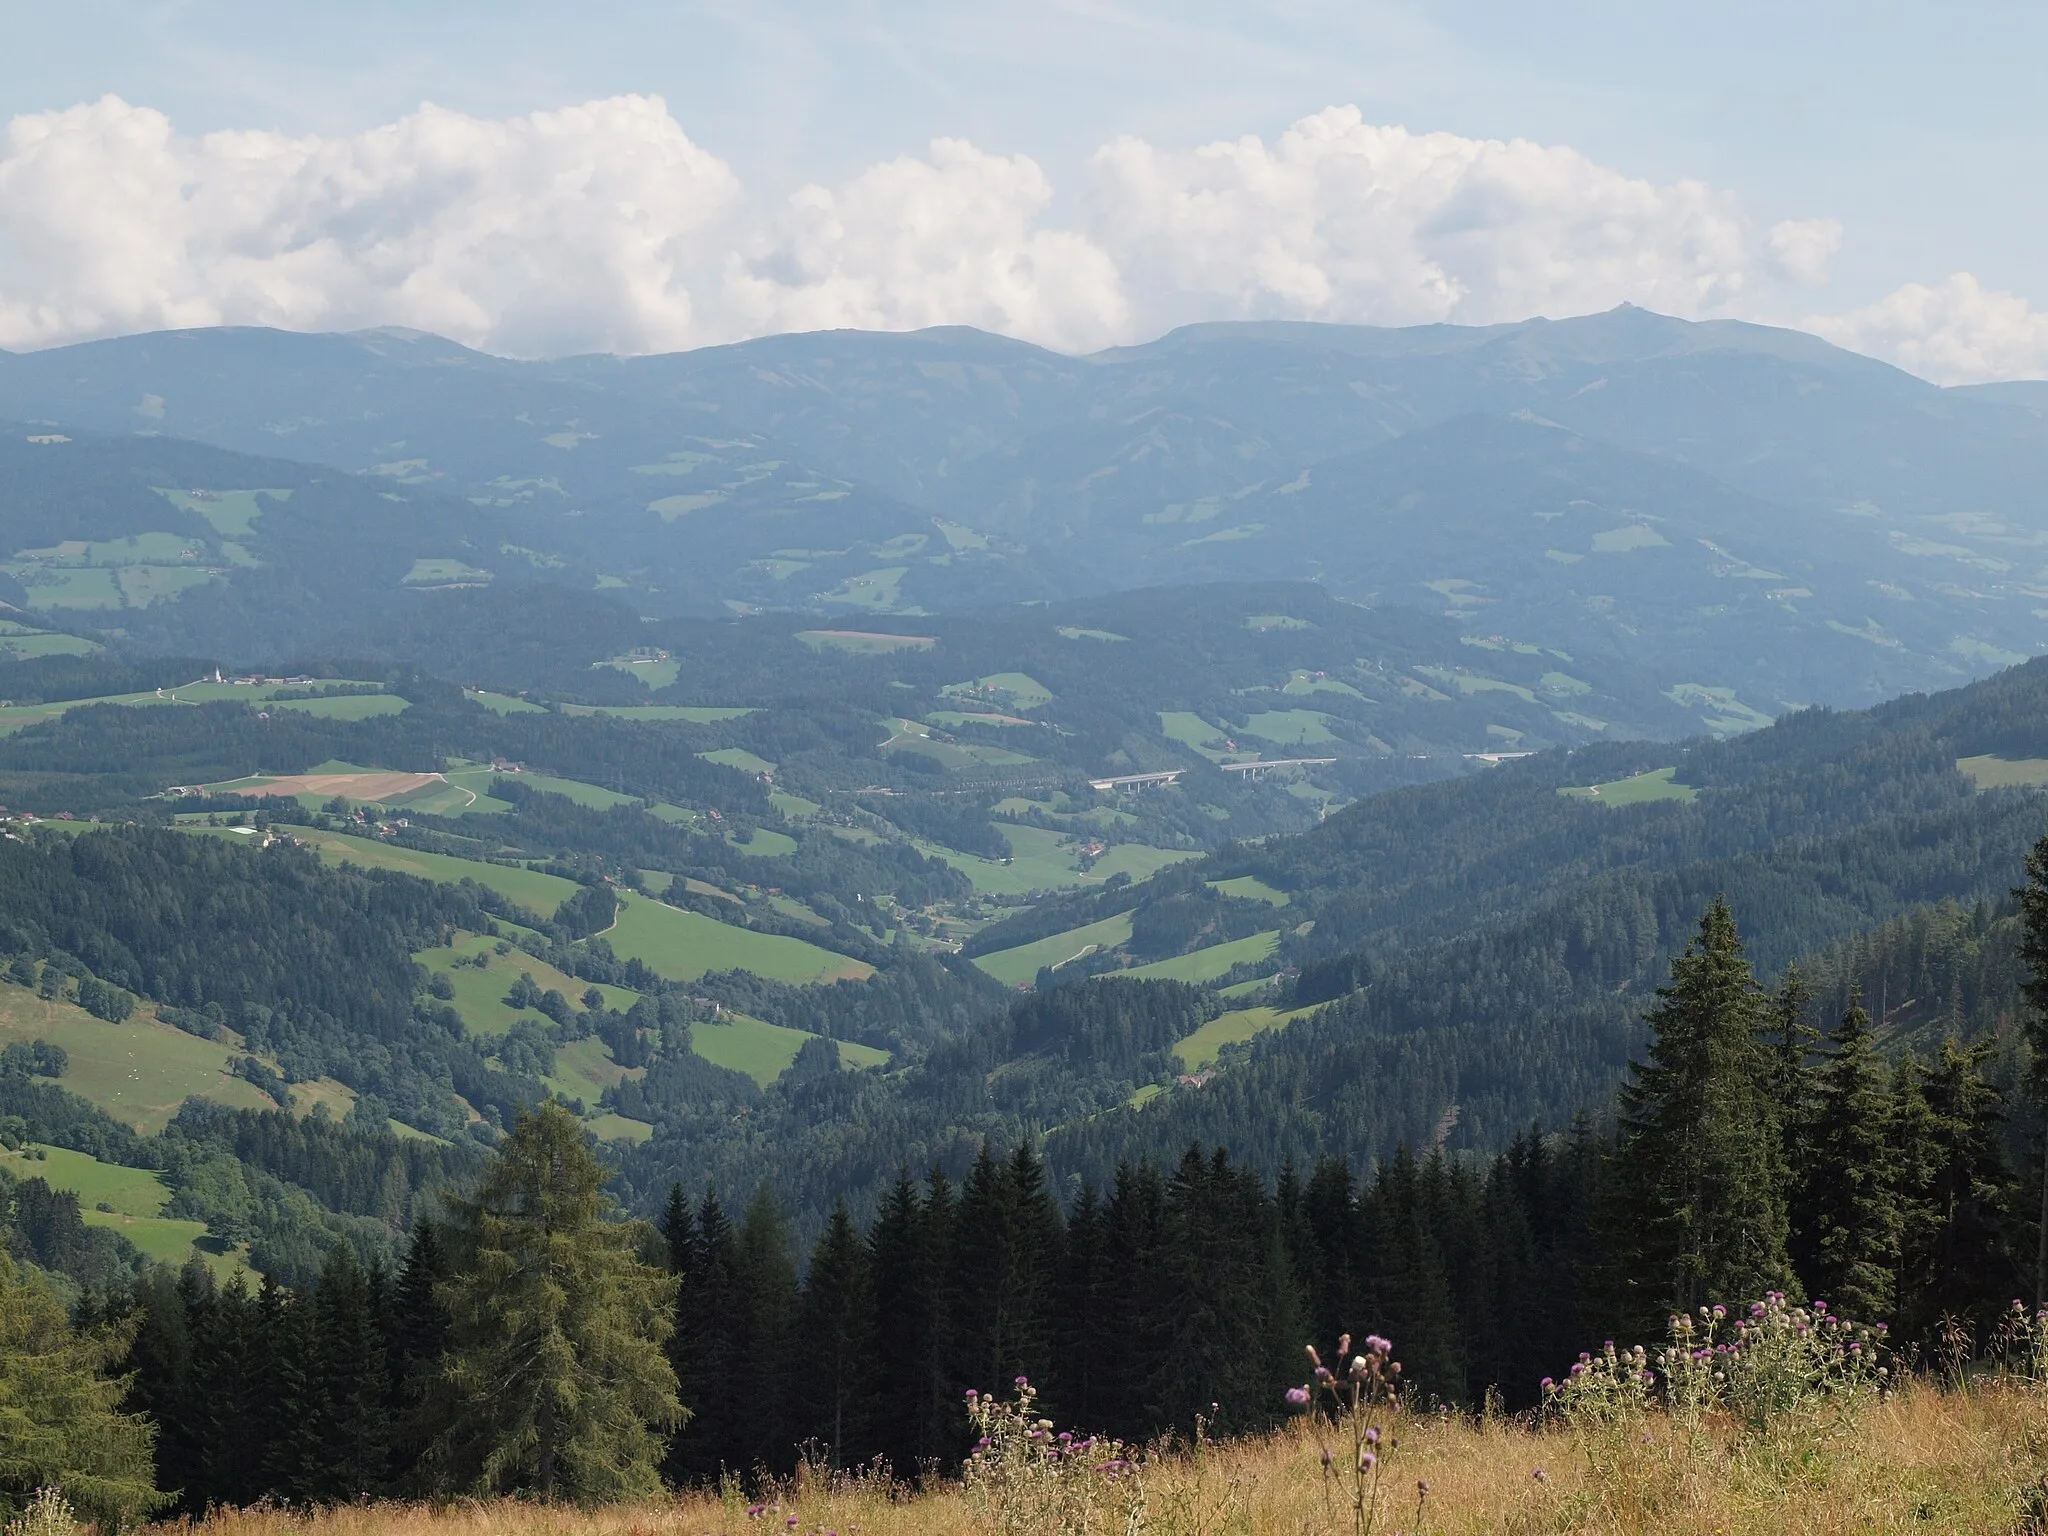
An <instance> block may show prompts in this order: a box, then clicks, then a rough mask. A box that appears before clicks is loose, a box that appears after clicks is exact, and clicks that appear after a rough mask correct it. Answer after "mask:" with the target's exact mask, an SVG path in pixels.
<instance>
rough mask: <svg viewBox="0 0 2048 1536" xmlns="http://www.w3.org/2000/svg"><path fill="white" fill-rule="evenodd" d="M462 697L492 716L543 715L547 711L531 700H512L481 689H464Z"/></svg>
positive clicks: (506, 696)
mask: <svg viewBox="0 0 2048 1536" xmlns="http://www.w3.org/2000/svg"><path fill="white" fill-rule="evenodd" d="M462 696H463V697H464V698H465V699H468V700H469V701H470V703H472V704H481V705H483V707H484V708H485V709H488V710H489V711H490V712H491V713H492V714H494V715H544V714H546V713H547V709H546V708H545V707H544V706H542V705H539V704H536V703H534V702H533V701H532V700H531V699H520V698H514V697H513V696H512V695H511V694H509V693H491V692H489V691H488V690H486V689H482V688H465V689H463V690H462Z"/></svg>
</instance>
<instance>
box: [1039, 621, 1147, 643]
mask: <svg viewBox="0 0 2048 1536" xmlns="http://www.w3.org/2000/svg"><path fill="white" fill-rule="evenodd" d="M1055 633H1057V634H1058V635H1059V637H1060V638H1061V639H1063V640H1128V639H1130V638H1131V637H1130V636H1129V635H1119V634H1117V633H1116V632H1115V631H1114V630H1108V629H1077V628H1076V627H1075V626H1073V625H1072V624H1062V625H1060V626H1059V628H1058V630H1057V631H1055Z"/></svg>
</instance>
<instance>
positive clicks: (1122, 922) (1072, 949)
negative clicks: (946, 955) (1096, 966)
mask: <svg viewBox="0 0 2048 1536" xmlns="http://www.w3.org/2000/svg"><path fill="white" fill-rule="evenodd" d="M1130 937H1131V914H1130V913H1128V912H1119V913H1118V914H1117V915H1116V916H1115V917H1105V918H1104V919H1102V921H1101V922H1099V923H1090V924H1088V925H1087V926H1086V927H1085V928H1069V929H1068V930H1067V931H1066V932H1065V933H1055V934H1049V935H1047V936H1046V937H1045V938H1042V939H1034V940H1033V941H1032V942H1031V943H1029V944H1019V945H1018V946H1017V947H1016V948H1015V949H999V950H996V951H994V952H993V953H991V954H986V955H976V956H975V957H974V963H975V964H976V965H978V966H979V967H981V969H982V970H984V971H986V972H987V973H988V974H989V975H991V976H993V977H994V978H995V979H996V980H997V981H1000V982H1001V983H1002V984H1003V985H1004V986H1006V987H1021V986H1024V985H1025V984H1026V983H1028V982H1029V981H1030V980H1031V979H1032V978H1033V977H1035V976H1036V975H1037V974H1038V973H1039V972H1040V971H1041V970H1043V969H1044V968H1045V967H1046V966H1048V965H1051V966H1059V965H1064V964H1066V963H1067V962H1068V961H1069V960H1078V959H1080V958H1081V957H1082V956H1083V955H1092V954H1094V953H1095V952H1096V951H1097V950H1102V949H1115V948H1116V947H1117V945H1119V944H1124V943H1128V942H1129V941H1130Z"/></svg>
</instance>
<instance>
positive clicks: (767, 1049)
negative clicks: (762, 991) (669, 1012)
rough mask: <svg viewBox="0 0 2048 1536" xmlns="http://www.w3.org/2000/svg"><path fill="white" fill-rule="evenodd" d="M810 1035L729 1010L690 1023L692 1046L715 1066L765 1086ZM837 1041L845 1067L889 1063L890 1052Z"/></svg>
mask: <svg viewBox="0 0 2048 1536" xmlns="http://www.w3.org/2000/svg"><path fill="white" fill-rule="evenodd" d="M811 1038H813V1037H812V1036H811V1035H809V1034H807V1033H805V1032H804V1031H803V1030H800V1029H788V1028H785V1027H784V1026H783V1025H780V1024H770V1023H767V1022H765V1021H764V1020H761V1019H756V1018H751V1017H749V1016H748V1015H746V1014H743V1013H729V1014H727V1015H726V1016H725V1017H724V1018H722V1019H719V1020H717V1021H716V1022H714V1023H709V1024H703V1023H699V1024H692V1025H691V1026H690V1048H691V1049H692V1050H694V1051H695V1052H696V1053H697V1054H698V1055H699V1056H702V1057H703V1058H704V1059H705V1060H706V1061H708V1062H711V1063H712V1064H713V1065H714V1066H720V1067H726V1068H729V1069H730V1070H732V1071H734V1072H744V1073H746V1075H747V1076H749V1077H751V1078H752V1079H753V1080H754V1081H755V1082H757V1083H759V1084H760V1085H761V1086H762V1087H763V1088H766V1087H767V1086H768V1085H769V1084H770V1083H772V1082H774V1081H775V1079H777V1078H778V1077H780V1076H782V1074H783V1073H785V1072H787V1071H788V1070H789V1064H790V1063H791V1062H793V1061H795V1060H796V1053H797V1052H798V1051H800V1050H802V1049H803V1044H804V1042H805V1041H806V1040H809V1039H811ZM838 1044H839V1064H840V1065H841V1066H842V1067H849V1068H867V1067H880V1066H886V1065H887V1064H888V1061H889V1053H888V1052H887V1051H878V1050H876V1049H875V1048H874V1047H873V1046H871V1045H855V1044H854V1043H853V1042H852V1041H850V1040H841V1041H840V1042H838Z"/></svg>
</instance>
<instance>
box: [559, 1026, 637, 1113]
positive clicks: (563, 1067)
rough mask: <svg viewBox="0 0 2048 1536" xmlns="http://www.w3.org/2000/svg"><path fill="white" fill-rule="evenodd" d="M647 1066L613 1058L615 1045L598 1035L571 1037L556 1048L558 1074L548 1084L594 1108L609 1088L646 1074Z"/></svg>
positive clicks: (565, 1095)
mask: <svg viewBox="0 0 2048 1536" xmlns="http://www.w3.org/2000/svg"><path fill="white" fill-rule="evenodd" d="M646 1072H647V1069H646V1068H645V1067H632V1068H626V1067H622V1066H620V1065H619V1064H618V1063H617V1062H616V1061H613V1060H612V1053H611V1047H610V1046H608V1045H606V1044H605V1043H604V1042H603V1041H602V1040H600V1039H598V1038H597V1037H596V1036H595V1035H586V1036H584V1037H583V1038H582V1039H581V1040H571V1041H570V1042H569V1043H568V1044H567V1045H564V1046H560V1047H558V1048H557V1049H556V1051H555V1071H554V1075H553V1076H552V1077H550V1078H548V1079H547V1080H546V1081H547V1085H548V1087H549V1088H550V1089H551V1090H552V1091H553V1092H555V1093H558V1094H560V1095H561V1096H562V1097H564V1098H568V1099H581V1100H582V1101H583V1102H584V1104H585V1105H587V1106H589V1107H590V1108H592V1109H595V1108H596V1107H597V1101H598V1098H599V1096H600V1095H601V1094H603V1092H604V1091H605V1089H607V1088H616V1087H617V1086H618V1085H619V1084H620V1083H623V1082H624V1081H626V1079H627V1078H637V1077H644V1076H645V1075H646Z"/></svg>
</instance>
